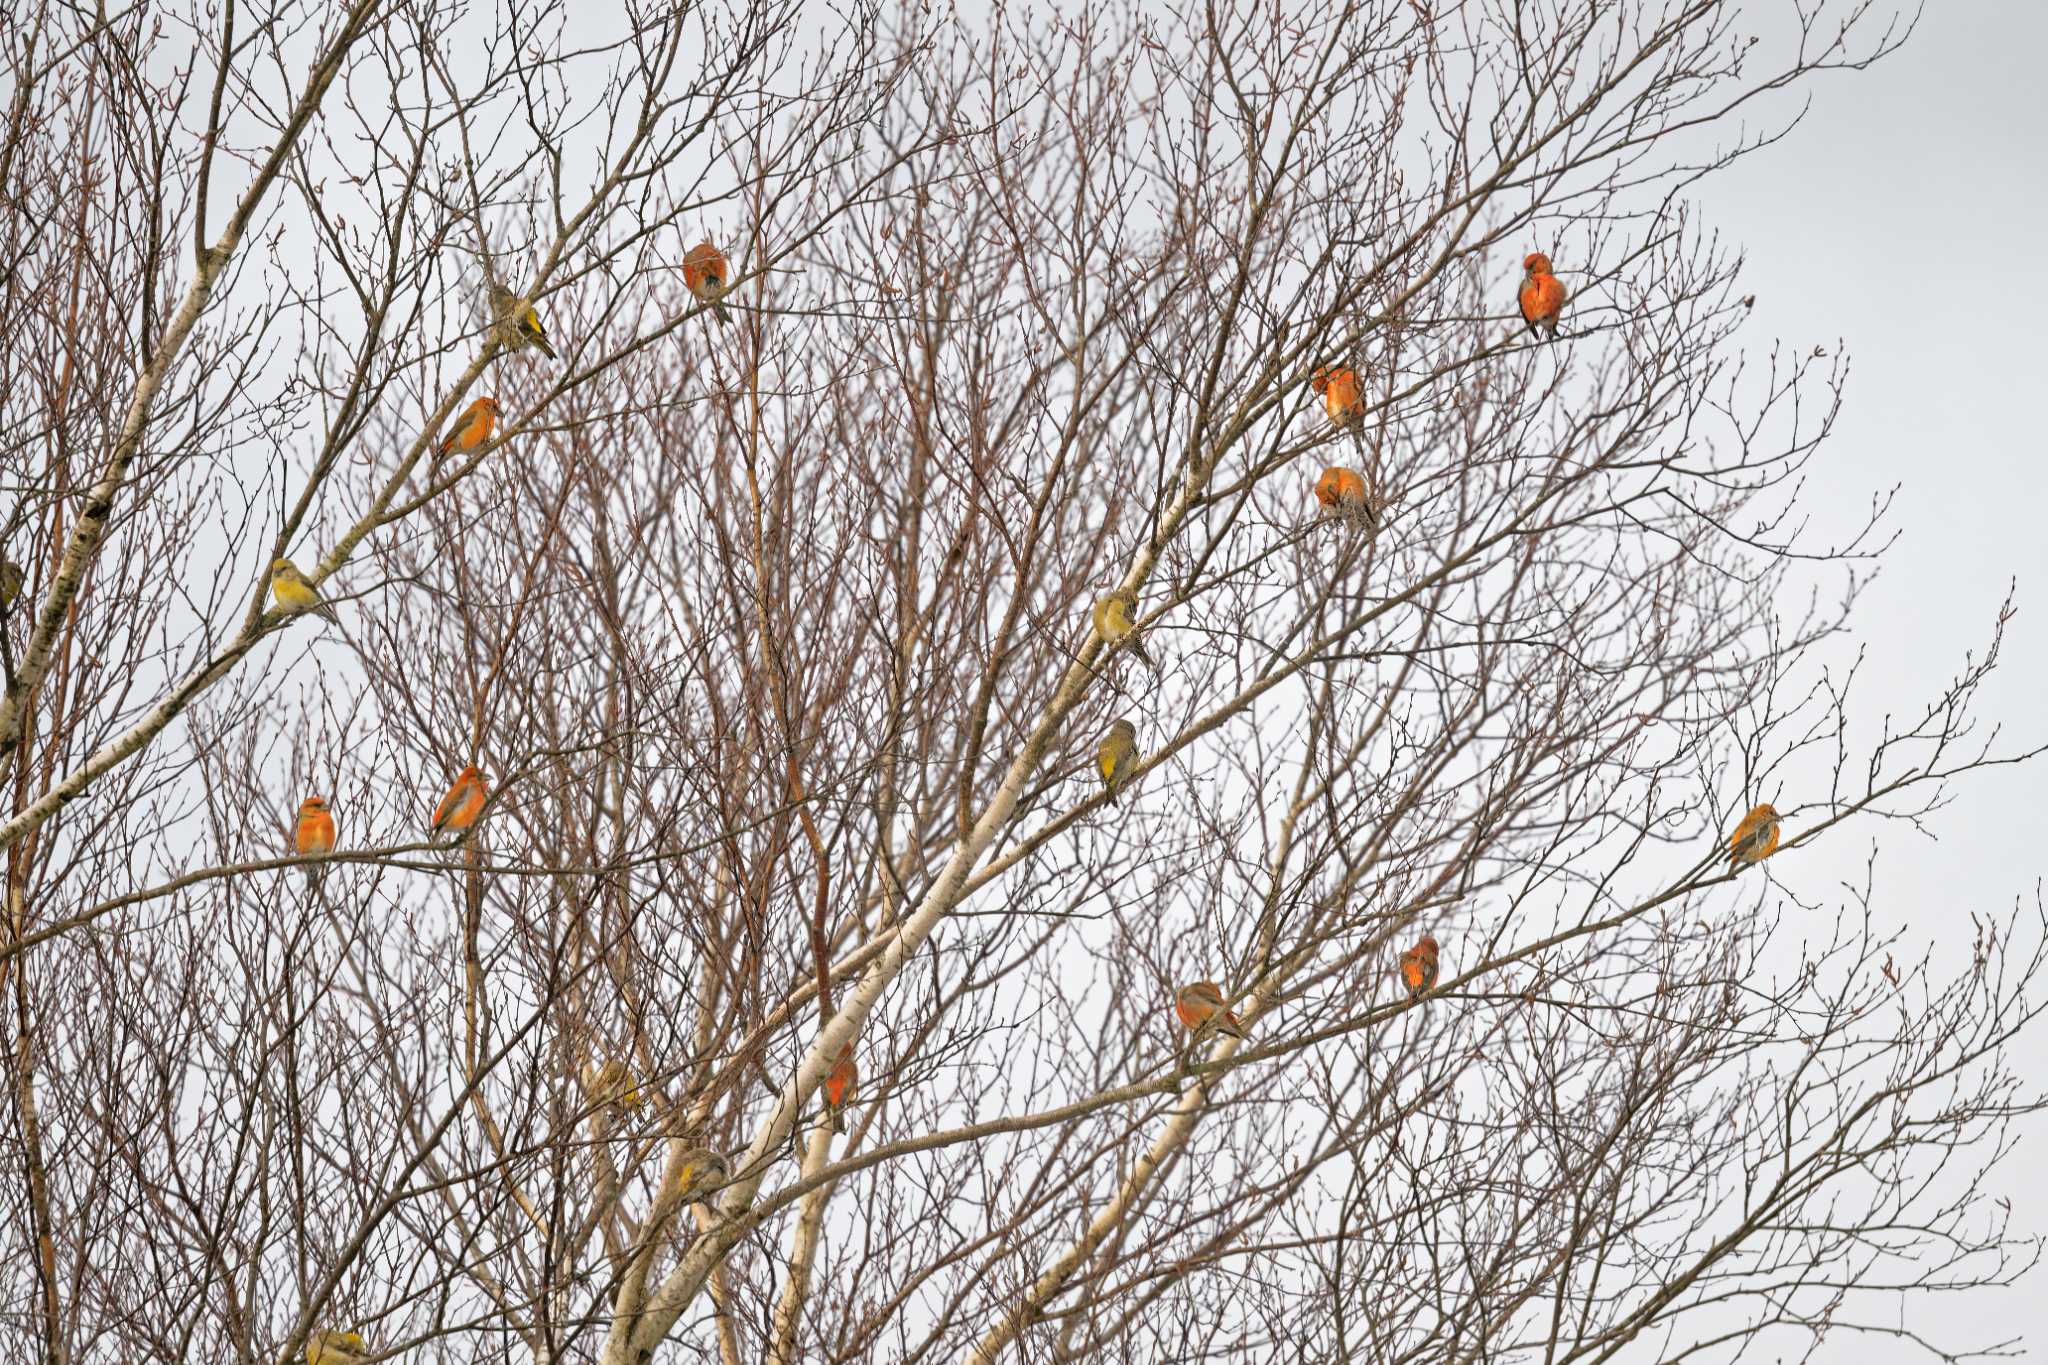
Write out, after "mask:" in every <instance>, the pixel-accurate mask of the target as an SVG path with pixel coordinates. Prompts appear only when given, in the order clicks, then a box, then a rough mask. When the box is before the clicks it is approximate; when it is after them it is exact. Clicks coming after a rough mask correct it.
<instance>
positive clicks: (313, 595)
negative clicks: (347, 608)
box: [270, 559, 341, 626]
mask: <svg viewBox="0 0 2048 1365" xmlns="http://www.w3.org/2000/svg"><path fill="white" fill-rule="evenodd" d="M270 595H271V596H272V597H274V598H276V599H277V605H279V606H280V607H283V608H284V609H285V610H286V611H290V612H300V611H310V612H312V613H313V614H314V615H315V616H317V617H319V618H320V619H321V620H323V621H331V622H333V623H334V624H335V625H337V626H338V625H340V624H341V618H340V617H338V616H336V615H335V614H334V608H333V607H331V606H329V605H328V604H327V603H326V602H323V601H322V600H321V599H320V589H318V588H316V587H314V586H313V580H312V579H310V578H308V577H306V576H305V575H304V574H302V573H300V572H299V566H298V565H296V564H294V563H292V562H291V561H290V560H289V559H279V560H274V561H272V563H271V565H270Z"/></svg>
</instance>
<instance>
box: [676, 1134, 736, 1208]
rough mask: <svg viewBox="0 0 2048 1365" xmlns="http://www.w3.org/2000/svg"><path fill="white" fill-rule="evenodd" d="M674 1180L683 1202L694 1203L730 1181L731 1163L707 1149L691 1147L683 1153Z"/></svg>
mask: <svg viewBox="0 0 2048 1365" xmlns="http://www.w3.org/2000/svg"><path fill="white" fill-rule="evenodd" d="M676 1178H677V1180H678V1181H679V1182H680V1183H681V1185H682V1190H683V1199H684V1201H685V1202H687V1203H695V1202H697V1201H698V1200H699V1199H702V1198H703V1197H704V1196H705V1195H707V1194H710V1193H712V1192H713V1191H715V1190H719V1189H722V1188H723V1187H724V1186H725V1185H726V1184H728V1183H729V1182H730V1181H731V1180H732V1163H731V1162H729V1161H727V1160H726V1159H725V1158H724V1157H723V1156H721V1155H719V1154H718V1153H717V1152H714V1151H712V1150H711V1149H710V1148H709V1147H692V1148H690V1150H689V1151H687V1152H684V1153H683V1160H682V1165H681V1166H680V1168H678V1170H677V1172H676Z"/></svg>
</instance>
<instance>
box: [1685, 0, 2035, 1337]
mask: <svg viewBox="0 0 2048 1365" xmlns="http://www.w3.org/2000/svg"><path fill="white" fill-rule="evenodd" d="M2043 51H2048V5H2041V4H2035V3H2022V0H2003V2H2002V3H1978V4H1958V3H1955V2H1954V0H1933V3H1931V4H1930V5H1929V6H1928V9H1927V11H1926V13H1925V14H1924V15H1923V16H1922V18H1921V20H1920V25H1919V28H1918V30H1917V31H1916V32H1915V34H1914V35H1913V38H1912V40H1911V41H1910V42H1909V43H1907V45H1906V46H1905V48H1904V49H1903V50H1902V51H1901V52H1899V53H1898V54H1896V55H1895V56H1893V57H1891V58H1889V59H1888V60H1886V61H1884V62H1882V63H1880V64H1878V65H1877V66H1876V67H1874V68H1872V69H1871V70H1869V71H1865V72H1850V73H1841V74H1835V75H1830V76H1827V77H1824V78H1823V79H1821V80H1819V81H1818V82H1816V83H1815V84H1814V85H1813V86H1812V87H1811V89H1812V93H1813V95H1814V103H1813V107H1812V109H1811V110H1810V111H1809V112H1808V114H1807V116H1806V118H1805V120H1804V122H1803V123H1801V125H1800V126H1799V127H1798V128H1797V129H1796V130H1795V131H1794V132H1793V133H1792V135H1791V136H1790V137H1789V138H1787V139H1786V140H1785V141H1784V142H1782V143H1780V144H1779V145H1778V146H1776V147H1773V148H1771V149H1769V150H1767V151H1764V152H1762V153H1759V154H1758V155H1756V156H1754V157H1752V158H1750V159H1748V160H1747V161H1745V162H1743V163H1741V164H1740V165H1738V166H1737V167H1735V168H1734V169H1732V170H1731V171H1729V172H1727V173H1725V174H1723V175H1720V176H1717V177H1715V178H1713V179H1711V180H1709V181H1708V182H1706V183H1705V184H1704V185H1702V186H1700V187H1699V189H1698V191H1697V196H1698V203H1699V206H1700V207H1701V209H1702V210H1704V212H1705V214H1706V218H1707V221H1708V225H1709V226H1711V227H1714V228H1718V229H1719V230H1720V231H1721V232H1722V233H1723V234H1724V235H1725V236H1726V237H1727V238H1729V239H1732V240H1733V241H1734V242H1736V243H1737V244H1739V245H1740V246H1741V247H1742V248H1744V249H1745V250H1746V252H1747V254H1748V263H1747V265H1746V267H1745V269H1744V272H1743V287H1744V289H1745V290H1753V291H1755V293H1756V295H1757V304H1756V309H1755V316H1754V323H1753V325H1752V326H1751V327H1750V328H1748V329H1746V333H1747V335H1746V339H1747V340H1748V341H1749V344H1750V345H1751V346H1752V348H1753V350H1752V354H1753V355H1756V356H1758V357H1760V356H1761V354H1762V352H1763V351H1764V350H1765V349H1766V348H1767V347H1768V345H1769V342H1770V340H1771V339H1773V338H1777V339H1781V340H1783V341H1784V342H1786V343H1787V344H1788V345H1791V346H1794V347H1806V348H1810V347H1812V346H1815V345H1819V346H1825V347H1827V348H1828V349H1829V351H1830V352H1831V353H1832V352H1833V351H1834V350H1835V348H1836V347H1837V345H1840V346H1842V347H1844V348H1845V349H1846V350H1847V352H1848V354H1849V356H1850V359H1851V366H1852V367H1851V370H1850V374H1849V381H1848V388H1847V391H1846V394H1845V401H1844V407H1843V412H1842V415H1841V419H1840V421H1839V423H1838V425H1837V427H1836V431H1835V435H1834V437H1833V439H1832V440H1831V441H1830V443H1829V444H1828V446H1827V447H1825V449H1824V453H1823V455H1822V458H1821V459H1820V460H1818V461H1817V462H1816V465H1815V479H1814V482H1813V483H1812V484H1810V485H1809V488H1808V491H1807V493H1806V495H1805V498H1804V503H1805V505H1806V507H1807V508H1808V510H1809V511H1810V512H1811V513H1812V514H1813V515H1814V518H1815V525H1816V527H1817V528H1823V529H1826V528H1836V527H1841V528H1847V527H1848V526H1849V525H1851V524H1852V522H1853V520H1854V519H1856V518H1857V517H1859V516H1860V515H1861V514H1862V513H1863V512H1864V510H1865V508H1866V507H1867V505H1868V502H1869V498H1870V496H1872V495H1876V494H1880V493H1882V492H1883V491H1884V490H1886V489H1889V488H1890V487H1892V486H1893V485H1895V484H1896V485H1898V487H1899V496H1898V500H1897V502H1896V503H1895V504H1894V507H1893V512H1892V516H1891V525H1893V526H1894V527H1895V528H1896V529H1897V530H1898V531H1899V532H1900V533H1901V534H1900V538H1899V540H1898V543H1897V544H1896V545H1894V546H1893V547H1892V549H1891V551H1890V552H1889V553H1888V554H1887V555H1886V556H1885V558H1884V561H1883V566H1882V569H1881V571H1880V572H1879V574H1878V577H1877V580H1876V582H1875V583H1874V584H1872V586H1871V588H1870V590H1869V592H1868V593H1867V594H1866V596H1865V597H1864V598H1863V600H1862V602H1861V604H1860V606H1859V609H1858V611H1857V613H1856V617H1855V621H1854V629H1855V640H1854V642H1853V643H1854V645H1857V646H1861V647H1862V648H1863V649H1865V650H1866V652H1867V653H1866V658H1867V662H1866V664H1865V666H1864V674H1863V677H1862V678H1861V679H1860V680H1859V684H1858V687H1859V692H1860V697H1861V699H1860V702H1859V703H1858V705H1857V706H1856V707H1855V710H1856V712H1857V714H1858V715H1859V716H1860V717H1861V718H1862V719H1863V720H1864V721H1865V722H1867V723H1868V728H1874V726H1875V725H1876V723H1878V722H1880V721H1881V720H1882V717H1883V716H1884V714H1885V713H1886V712H1887V711H1890V712H1893V713H1895V714H1899V715H1905V714H1908V713H1911V714H1917V713H1918V712H1919V710H1920V708H1921V707H1922V706H1924V705H1925V704H1926V703H1927V702H1928V701H1929V700H1931V699H1933V698H1934V697H1936V696H1938V695H1939V693H1940V689H1941V688H1942V686H1943V685H1944V684H1945V683H1947V682H1948V681H1949V680H1950V679H1951V678H1952V677H1953V676H1954V675H1955V674H1956V672H1957V671H1958V670H1959V668H1960V667H1961V665H1962V661H1963V656H1964V654H1965V653H1966V652H1969V651H1978V652H1979V653H1981V651H1982V649H1983V648H1984V645H1985V643H1986V642H1987V641H1988V639H1989V638H1990V631H1991V627H1992V624H1993V622H1994V620H1995V617H1996V612H1997V608H1998V603H1999V601H2000V600H2001V598H2002V597H2003V596H2004V594H2005V592H2006V589H2007V585H2008V583H2010V582H2012V581H2014V580H2017V583H2018V593H2017V596H2016V605H2017V606H2018V609H2019V614H2018V616H2017V617H2016V618H2015V619H2014V620H2013V622H2012V623H2011V626H2010V627H2009V628H2008V633H2007V637H2006V642H2005V648H2004V651H2003V653H2002V654H2001V661H2000V666H1999V670H1998V672H1997V674H1996V675H1995V676H1994V677H1993V679H1992V681H1991V683H1990V685H1989V686H1988V687H1987V689H1986V692H1985V694H1984V695H1983V697H1982V701H1981V703H1980V708H1979V709H1980V714H1981V715H1982V716H1983V717H1984V718H1985V719H1986V720H1987V721H1996V722H1999V723H2001V724H2003V726H2004V741H2005V744H2006V747H2008V748H2014V749H2017V748H2025V747H2029V746H2032V745H2036V744H2040V743H2043V742H2048V715H2044V709H2043V707H2042V705H2041V700H2042V697H2043V693H2044V690H2048V552H2044V549H2043V528H2042V517H2043V503H2044V501H2048V470H2044V468H2043V457H2044V455H2048V449H2044V446H2048V442H2044V440H2043V437H2042V419H2041V413H2040V406H2041V400H2042V397H2043V394H2044V392H2048V343H2044V341H2043V334H2042V326H2043V320H2042V317H2041V309H2042V305H2043V300H2048V93H2044V89H2043V85H2042V82H2041V78H2040V58H2041V54H2042V52H2043ZM1787 795H1788V796H1790V797H1791V798H1792V800H1793V802H1794V804H1796V803H1797V794H1796V793H1788V794H1787ZM1954 798H1955V799H1954V804H1952V805H1951V806H1949V807H1948V808H1947V809H1946V810H1944V811H1942V812H1940V813H1939V814H1938V815H1937V816H1936V817H1935V819H1934V821H1933V822H1932V824H1931V829H1932V832H1933V833H1934V834H1935V835H1936V836H1937V838H1936V840H1929V839H1926V838H1922V837H1919V836H1917V835H1914V834H1912V833H1910V832H1909V831H1907V830H1905V829H1903V828H1901V827H1897V826H1880V825H1878V824H1876V823H1874V822H1873V823H1867V824H1863V825H1854V824H1852V825H1850V826H1849V827H1848V828H1847V831H1846V836H1845V837H1842V838H1837V839H1832V840H1829V841H1827V842H1826V843H1825V844H1823V845H1821V846H1819V847H1816V848H1815V849H1814V850H1813V851H1812V853H1811V854H1809V855H1806V856H1803V857H1801V858H1799V859H1797V860H1796V862H1795V861H1794V860H1790V859H1788V860H1785V861H1786V862H1787V863H1788V866H1786V867H1784V868H1782V869H1774V871H1775V872H1776V875H1777V876H1778V877H1779V879H1780V880H1781V881H1782V882H1783V883H1784V885H1785V887H1786V888H1787V889H1788V890H1789V891H1791V892H1792V893H1795V894H1797V895H1798V896H1799V898H1800V899H1801V900H1803V901H1805V902H1806V903H1807V904H1808V905H1810V906H1814V907H1815V908H1814V909H1812V910H1811V911H1804V912H1803V911H1801V910H1800V909H1799V908H1798V907H1796V906H1794V907H1788V908H1787V909H1788V914H1787V928H1788V929H1790V928H1791V927H1792V926H1793V925H1794V924H1795V923H1796V918H1797V916H1798V915H1800V914H1802V913H1811V914H1814V915H1827V916H1828V917H1829V918H1832V911H1833V908H1834V907H1835V906H1836V905H1837V904H1839V903H1841V902H1842V901H1843V900H1844V899H1845V896H1844V893H1843V892H1842V890H1841V889H1840V883H1842V882H1845V881H1852V882H1860V881H1861V879H1862V866H1861V864H1862V862H1863V859H1864V858H1865V857H1866V856H1867V855H1868V853H1869V852H1870V851H1871V848H1872V845H1873V843H1875V845H1876V847H1877V852H1878V863H1877V874H1876V882H1875V896H1874V907H1875V909H1876V911H1877V912H1878V914H1879V916H1880V917H1881V919H1882V920H1884V921H1886V922H1896V923H1901V924H1903V925H1904V926H1905V929H1906V946H1907V947H1908V948H1909V949H1911V951H1910V952H1907V953H1902V954H1901V955H1900V956H1901V961H1902V962H1903V961H1907V960H1914V961H1917V960H1918V958H1919V956H1920V954H1921V952H1922V951H1924V949H1925V947H1926V945H1928V944H1930V943H1932V944H1935V945H1938V946H1937V947H1936V953H1937V961H1938V962H1947V963H1950V964H1953V963H1954V962H1956V961H1958V960H1961V959H1962V958H1963V956H1964V954H1965V953H1966V951H1967V949H1968V945H1969V942H1970V937H1971V933H1972V930H1971V926H1970V922H1969V913H1970V912H1971V911H1973V910H1974V911H1976V912H1978V913H1979V914H1980V915H1983V914H1991V915H1999V914H2004V913H2008V912H2010V910H2011V908H2012V907H2013V905H2014V902H2015V900H2016V899H2017V900H2021V901H2024V902H2025V903H2026V905H2027V906H2028V907H2031V906H2032V905H2033V904H2034V900H2035V897H2036V894H2037V888H2038V887H2039V886H2040V884H2041V881H2040V879H2041V878H2042V876H2043V873H2044V871H2048V837H2044V836H2048V828H2044V823H2043V811H2044V808H2048V759H2043V760H2037V761H2036V762H2034V763H2031V764H2027V765H2024V766H2021V767H2016V768H2006V769H2001V770H1998V771H1994V772H1990V773H1983V774H1977V775H1974V776H1972V777H1971V778H1969V779H1968V780H1967V781H1965V782H1962V783H1960V784H1959V785H1958V786H1957V787H1956V788H1955V789H1954ZM1797 824H1798V821H1797V820H1794V821H1792V822H1790V825H1789V827H1788V828H1790V829H1793V830H1796V826H1797ZM1787 937H1788V939H1789V937H1790V936H1789V934H1788V935H1787ZM2021 946H2022V947H2024V946H2026V945H2025V944H2022V945H2021ZM2023 1052H2024V1056H2025V1058H2026V1059H2027V1062H2026V1064H2025V1065H2023V1066H2022V1068H2021V1069H2022V1072H2023V1074H2026V1073H2031V1075H2032V1076H2033V1077H2034V1078H2035V1092H2036V1093H2039V1092H2040V1091H2041V1090H2043V1089H2048V1031H2044V1030H2042V1029H2039V1028H2037V1029H2036V1030H2035V1031H2034V1033H2033V1035H2032V1036H2031V1037H2030V1038H2029V1039H2027V1040H2026V1041H2025V1046H2024V1049H2023ZM2044 1172H2048V1124H2043V1123H2041V1122H2038V1121H2036V1122H2034V1123H2032V1124H2031V1125H2029V1126H2028V1128H2027V1129H2026V1131H2025V1134H2024V1137H2023V1139H2022V1141H2021V1144H2020V1148H2019V1150H2018V1151H2017V1152H2016V1153H2014V1155H2013V1156H2012V1157H2010V1158H2009V1159H2008V1160H2007V1162H2006V1163H2005V1164H2004V1165H2003V1166H2002V1167H2001V1170H2000V1173H1999V1174H1998V1176H1997V1177H1996V1178H1995V1180H1994V1181H1993V1185H1994V1188H1995V1189H1996V1191H1997V1192H1998V1193H2001V1194H2004V1195H2006V1196H2008V1197H2010V1198H2011V1199H2012V1201H2013V1225H2014V1227H2015V1228H2016V1229H2017V1230H2020V1231H2023V1232H2029V1233H2048V1176H2044ZM2044 1298H2048V1267H2044V1268H2042V1269H2037V1270H2036V1271H2034V1272H2033V1273H2032V1274H2031V1275H2029V1276H2028V1277H2027V1278H2026V1279H2025V1280H2024V1281H2022V1283H2021V1284H2020V1285H2019V1286H2017V1287H2015V1288H2012V1289H2007V1290H1979V1291H1975V1292H1972V1293H1970V1294H1967V1295H1964V1296H1962V1297H1961V1298H1957V1297H1953V1296H1950V1297H1941V1298H1935V1299H1931V1300H1922V1301H1920V1302H1919V1303H1917V1304H1916V1305H1915V1306H1914V1309H1913V1310H1912V1311H1911V1312H1909V1313H1908V1315H1907V1317H1906V1321H1907V1322H1908V1323H1909V1324H1912V1323H1915V1322H1919V1323H1921V1324H1924V1325H1927V1326H1934V1325H1935V1324H1936V1323H1937V1322H1938V1323H1939V1325H1940V1327H1941V1328H1942V1329H1944V1335H1945V1336H1946V1337H1947V1339H1948V1341H1949V1342H1951V1343H1953V1344H1956V1345H1962V1344H1964V1343H1968V1344H1971V1345H1988V1344H1990V1343H1991V1342H1995V1341H1998V1340H2002V1339H2006V1338H2010V1337H2012V1336H2014V1335H2016V1334H2018V1333H2021V1332H2025V1333H2026V1334H2027V1335H2028V1337H2029V1338H2030V1340H2029V1342H2028V1345H2029V1346H2030V1347H2032V1352H2033V1353H2038V1352H2040V1351H2041V1350H2042V1349H2044V1347H2048V1308H2044ZM1820 1358H1822V1359H1826V1360H1836V1361H1847V1360H1859V1361H1861V1360H1884V1361H1890V1360H1924V1359H1927V1358H1928V1357H1926V1356H1925V1355H1924V1354H1923V1353H1921V1352H1919V1351H1917V1350H1914V1349H1912V1348H1910V1347H1908V1346H1907V1345H1906V1344H1905V1343H1903V1342H1900V1341H1898V1340H1897V1339H1895V1338H1877V1339H1874V1338H1868V1337H1858V1336H1853V1335H1849V1334H1840V1335H1837V1336H1834V1337H1831V1338H1830V1339H1829V1341H1828V1343H1827V1345H1826V1346H1825V1347H1824V1348H1823V1350H1822V1352H1821V1353H1820Z"/></svg>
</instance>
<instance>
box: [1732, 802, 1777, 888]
mask: <svg viewBox="0 0 2048 1365" xmlns="http://www.w3.org/2000/svg"><path fill="white" fill-rule="evenodd" d="M1777 851H1778V808H1777V807H1776V806H1773V805H1771V804H1770V803H1769V802H1765V803H1764V804H1763V805H1761V806H1756V807H1753V808H1751V810H1750V812H1749V814H1747V815H1745V816H1743V817H1742V823H1741V824H1739V825H1737V826H1736V827H1735V832H1734V833H1733V834H1731V835H1729V836H1728V869H1729V871H1731V872H1732V871H1734V870H1735V869H1736V868H1739V867H1741V866H1743V865H1744V864H1746V863H1760V862H1762V861H1763V860H1764V859H1766V858H1768V857H1770V856H1771V855H1772V854H1773V853H1776V852H1777Z"/></svg>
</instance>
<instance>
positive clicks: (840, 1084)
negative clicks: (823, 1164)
mask: <svg viewBox="0 0 2048 1365" xmlns="http://www.w3.org/2000/svg"><path fill="white" fill-rule="evenodd" d="M859 1084H860V1068H859V1067H857V1066H855V1065H854V1064H853V1044H852V1043H848V1044H847V1045H846V1046H845V1047H843V1048H841V1049H839V1061H838V1064H837V1065H835V1066H834V1067H833V1068H832V1074H831V1075H829V1076H827V1077H825V1107H826V1108H827V1109H829V1110H831V1112H832V1131H833V1132H835V1133H843V1132H845V1131H846V1117H845V1114H846V1105H847V1102H848V1101H850V1100H851V1099H852V1098H853V1091H854V1087H855V1086H857V1085H859Z"/></svg>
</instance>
